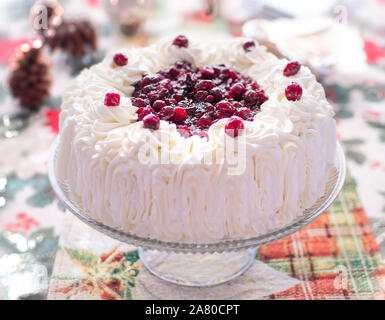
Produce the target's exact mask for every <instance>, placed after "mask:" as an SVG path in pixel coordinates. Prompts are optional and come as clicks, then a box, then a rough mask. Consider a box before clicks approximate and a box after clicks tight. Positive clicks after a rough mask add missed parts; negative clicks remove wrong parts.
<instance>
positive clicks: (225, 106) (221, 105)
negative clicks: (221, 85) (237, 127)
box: [215, 101, 235, 114]
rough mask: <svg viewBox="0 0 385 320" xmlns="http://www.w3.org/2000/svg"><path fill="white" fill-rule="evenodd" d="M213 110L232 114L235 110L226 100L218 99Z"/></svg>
mask: <svg viewBox="0 0 385 320" xmlns="http://www.w3.org/2000/svg"><path fill="white" fill-rule="evenodd" d="M215 110H217V111H219V112H222V113H228V114H233V113H234V111H235V108H234V106H233V105H232V104H231V103H230V102H228V101H220V102H218V103H217V104H216V105H215Z"/></svg>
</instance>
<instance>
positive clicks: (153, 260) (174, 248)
mask: <svg viewBox="0 0 385 320" xmlns="http://www.w3.org/2000/svg"><path fill="white" fill-rule="evenodd" d="M58 142H59V138H57V139H56V141H55V142H54V144H53V146H52V151H51V157H50V160H49V164H48V174H49V179H50V181H51V185H52V188H53V189H54V191H55V192H56V194H57V196H58V197H59V199H60V200H61V201H62V202H63V203H64V205H65V206H66V207H67V209H68V210H69V211H70V212H71V213H73V214H74V215H75V216H76V217H78V218H79V219H80V220H81V221H83V222H84V223H86V224H88V225H89V226H91V227H92V228H94V229H96V230H98V231H100V232H102V233H104V234H106V235H108V236H110V237H112V238H115V239H117V240H119V241H122V242H125V243H129V244H132V245H135V246H138V247H140V248H139V254H140V258H141V260H142V262H143V264H144V265H145V266H146V267H147V268H148V269H149V270H150V271H151V272H152V273H153V274H155V275H157V276H158V277H160V278H161V279H164V280H167V281H170V282H173V283H177V284H183V285H188V286H207V285H215V284H219V283H223V282H226V281H228V280H231V279H234V278H235V277H237V276H238V275H240V274H242V273H243V272H245V271H246V270H247V269H248V268H249V267H250V266H251V265H252V262H253V261H254V259H255V248H256V247H259V246H261V245H263V244H266V243H270V242H274V241H276V240H278V239H281V238H284V237H286V236H288V235H290V234H292V233H294V232H296V231H298V230H300V229H301V228H303V227H305V226H306V225H308V224H309V223H311V222H312V221H314V220H315V219H316V218H317V217H318V216H320V215H321V214H322V213H323V212H324V211H325V210H326V209H327V208H328V207H329V206H330V205H331V204H332V203H333V201H334V200H335V198H336V197H337V195H338V193H339V192H340V190H341V188H342V186H343V183H344V180H345V172H346V167H345V157H344V153H343V151H342V148H341V146H340V144H339V143H338V144H337V151H336V157H335V163H334V167H333V169H332V170H331V173H330V176H329V179H328V181H327V184H326V188H325V193H324V194H323V195H322V197H321V198H320V199H319V200H318V201H317V202H316V203H315V204H314V205H313V206H312V207H311V208H308V209H306V210H304V211H303V214H302V215H301V216H300V217H299V218H297V219H296V220H293V221H292V222H290V223H289V224H286V225H283V226H281V227H279V228H277V229H275V230H272V231H270V232H268V233H266V234H263V235H259V236H257V237H252V238H247V239H223V240H220V241H217V242H214V243H206V244H201V243H183V242H167V241H159V240H156V239H152V238H144V237H139V236H136V235H133V234H130V233H127V232H124V231H122V230H119V229H117V228H113V227H110V226H107V225H105V224H103V223H101V222H100V221H97V220H95V219H93V218H91V217H90V216H89V215H87V214H86V212H85V210H84V209H83V208H82V206H81V203H79V202H76V201H74V199H76V196H75V195H73V194H71V188H70V186H69V185H68V184H66V183H65V182H63V181H59V180H58V179H57V176H56V172H55V168H56V165H55V162H56V156H57V147H58ZM186 266H188V268H186ZM197 270H199V272H197Z"/></svg>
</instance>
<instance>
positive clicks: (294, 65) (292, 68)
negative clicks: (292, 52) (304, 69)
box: [283, 61, 301, 77]
mask: <svg viewBox="0 0 385 320" xmlns="http://www.w3.org/2000/svg"><path fill="white" fill-rule="evenodd" d="M299 69H301V64H300V63H299V62H298V61H293V62H289V63H288V64H287V65H286V67H285V69H283V75H284V76H286V77H290V76H294V75H295V74H296V73H297V72H298V71H299Z"/></svg>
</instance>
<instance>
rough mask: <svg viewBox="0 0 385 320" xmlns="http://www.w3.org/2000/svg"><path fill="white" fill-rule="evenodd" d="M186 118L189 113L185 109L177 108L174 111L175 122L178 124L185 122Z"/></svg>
mask: <svg viewBox="0 0 385 320" xmlns="http://www.w3.org/2000/svg"><path fill="white" fill-rule="evenodd" d="M186 116H187V112H186V110H185V109H183V108H181V107H176V108H175V109H174V121H176V122H180V121H183V120H184V119H186Z"/></svg>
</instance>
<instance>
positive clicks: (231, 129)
mask: <svg viewBox="0 0 385 320" xmlns="http://www.w3.org/2000/svg"><path fill="white" fill-rule="evenodd" d="M244 128H245V126H244V124H243V121H242V119H241V118H239V117H237V116H232V117H231V118H230V120H229V121H228V122H227V124H226V126H225V132H226V133H227V134H228V135H229V136H230V137H233V138H236V137H238V135H239V130H241V129H244Z"/></svg>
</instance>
